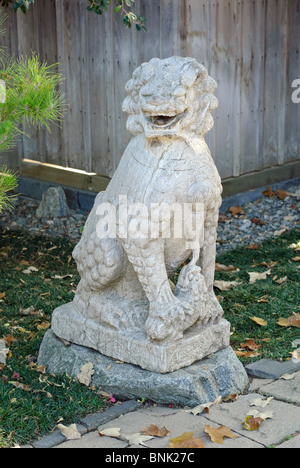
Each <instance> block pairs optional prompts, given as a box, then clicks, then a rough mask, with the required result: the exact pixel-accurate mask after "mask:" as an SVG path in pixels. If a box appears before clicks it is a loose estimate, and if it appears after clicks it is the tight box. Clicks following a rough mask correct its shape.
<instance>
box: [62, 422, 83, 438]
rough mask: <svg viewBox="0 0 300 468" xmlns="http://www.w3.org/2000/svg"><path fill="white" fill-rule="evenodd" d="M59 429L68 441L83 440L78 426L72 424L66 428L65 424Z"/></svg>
mask: <svg viewBox="0 0 300 468" xmlns="http://www.w3.org/2000/svg"><path fill="white" fill-rule="evenodd" d="M57 428H58V429H59V431H60V432H61V434H62V435H63V436H64V437H65V438H66V439H67V440H78V439H81V435H80V433H79V432H78V429H77V426H76V424H71V425H70V426H68V427H67V426H64V425H63V424H58V425H57Z"/></svg>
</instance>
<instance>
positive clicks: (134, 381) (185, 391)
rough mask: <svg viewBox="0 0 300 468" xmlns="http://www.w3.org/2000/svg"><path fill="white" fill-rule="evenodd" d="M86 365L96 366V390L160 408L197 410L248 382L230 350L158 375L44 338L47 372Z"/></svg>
mask: <svg viewBox="0 0 300 468" xmlns="http://www.w3.org/2000/svg"><path fill="white" fill-rule="evenodd" d="M87 362H92V363H93V366H94V371H95V373H94V375H93V377H92V385H94V386H96V387H100V388H101V389H102V390H104V391H106V392H108V393H112V394H113V395H114V396H115V397H116V398H117V399H120V400H128V399H133V400H136V399H138V398H142V397H145V398H148V399H151V400H152V401H154V402H156V403H169V404H182V405H186V406H191V407H193V406H196V405H198V404H202V403H207V402H208V401H214V400H215V399H216V398H217V397H218V396H220V395H222V396H224V397H225V396H227V395H229V394H231V393H240V392H242V391H243V390H244V388H245V386H246V385H247V383H248V379H247V375H246V372H245V370H244V367H243V365H242V364H241V362H240V361H239V360H238V359H237V357H236V355H235V353H234V352H233V350H232V349H231V348H230V347H227V348H224V349H223V350H220V351H218V352H217V353H215V354H214V355H213V356H212V357H210V358H207V359H204V360H202V361H199V362H196V363H194V364H193V365H191V366H189V367H185V368H184V369H180V370H178V371H175V372H172V373H168V374H159V373H154V372H150V371H147V370H143V369H141V368H140V367H138V366H135V365H132V364H119V363H117V362H116V361H114V360H112V359H110V358H108V357H106V356H103V355H101V354H100V353H99V352H96V351H93V350H91V349H88V348H85V347H82V346H78V345H71V346H67V347H66V346H65V345H64V344H63V343H62V342H61V340H59V339H58V338H57V337H55V335H54V334H53V332H52V331H48V332H47V333H46V335H45V338H44V341H43V343H42V346H41V349H40V354H39V364H41V365H46V366H47V370H48V371H49V372H53V373H55V374H60V373H68V375H70V376H72V377H76V376H77V375H78V374H79V373H80V369H81V367H82V366H83V365H84V364H86V363H87Z"/></svg>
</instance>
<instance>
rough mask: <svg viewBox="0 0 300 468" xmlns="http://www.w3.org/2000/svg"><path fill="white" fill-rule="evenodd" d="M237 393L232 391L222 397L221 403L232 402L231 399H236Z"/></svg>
mask: <svg viewBox="0 0 300 468" xmlns="http://www.w3.org/2000/svg"><path fill="white" fill-rule="evenodd" d="M237 399H238V395H237V393H232V394H231V395H228V396H227V397H225V398H224V399H223V403H232V402H233V401H237Z"/></svg>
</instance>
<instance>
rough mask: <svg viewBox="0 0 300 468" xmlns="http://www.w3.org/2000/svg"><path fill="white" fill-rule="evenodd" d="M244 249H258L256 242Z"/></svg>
mask: <svg viewBox="0 0 300 468" xmlns="http://www.w3.org/2000/svg"><path fill="white" fill-rule="evenodd" d="M246 249H248V250H257V249H258V244H249V245H247V246H246Z"/></svg>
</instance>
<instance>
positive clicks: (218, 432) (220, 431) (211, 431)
mask: <svg viewBox="0 0 300 468" xmlns="http://www.w3.org/2000/svg"><path fill="white" fill-rule="evenodd" d="M204 430H205V432H206V434H208V435H209V436H210V438H211V440H212V442H215V443H216V444H224V440H223V439H224V437H229V438H230V439H238V438H239V436H237V435H235V434H234V433H233V432H232V430H231V429H229V428H228V427H227V426H221V427H218V428H217V429H215V428H213V427H211V426H205V429H204Z"/></svg>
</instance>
